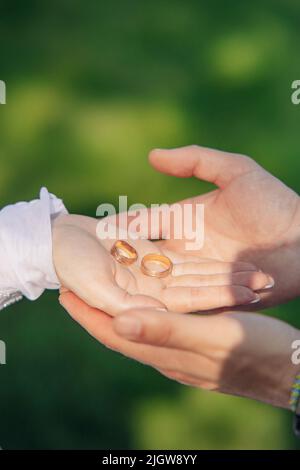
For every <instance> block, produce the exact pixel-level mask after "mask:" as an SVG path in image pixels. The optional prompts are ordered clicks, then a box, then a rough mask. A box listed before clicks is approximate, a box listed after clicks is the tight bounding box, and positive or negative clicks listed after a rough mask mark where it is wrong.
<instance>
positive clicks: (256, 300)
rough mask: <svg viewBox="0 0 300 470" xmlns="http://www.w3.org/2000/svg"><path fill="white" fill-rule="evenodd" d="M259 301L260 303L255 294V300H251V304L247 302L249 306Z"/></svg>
mask: <svg viewBox="0 0 300 470" xmlns="http://www.w3.org/2000/svg"><path fill="white" fill-rule="evenodd" d="M259 301H260V297H259V295H257V294H256V295H255V299H253V300H251V302H249V304H256V303H257V302H259Z"/></svg>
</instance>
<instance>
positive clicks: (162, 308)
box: [155, 307, 168, 312]
mask: <svg viewBox="0 0 300 470" xmlns="http://www.w3.org/2000/svg"><path fill="white" fill-rule="evenodd" d="M155 310H158V311H159V312H167V311H168V309H167V308H164V307H157V308H156V309H155Z"/></svg>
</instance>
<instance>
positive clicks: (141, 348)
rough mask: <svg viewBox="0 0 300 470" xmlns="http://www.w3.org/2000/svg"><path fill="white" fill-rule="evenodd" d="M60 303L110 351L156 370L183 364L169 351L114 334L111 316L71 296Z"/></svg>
mask: <svg viewBox="0 0 300 470" xmlns="http://www.w3.org/2000/svg"><path fill="white" fill-rule="evenodd" d="M59 302H60V304H61V305H62V306H63V307H64V309H65V310H66V311H67V312H68V313H69V315H70V316H71V317H72V318H73V319H74V320H75V321H76V322H77V323H79V324H80V325H81V326H82V327H83V328H84V329H85V330H86V331H87V332H88V333H89V334H90V335H91V336H93V337H94V338H95V339H96V340H97V341H99V342H100V343H101V344H103V345H104V346H106V347H107V348H109V349H112V350H113V351H117V352H119V353H121V354H124V355H126V356H127V357H131V358H132V359H135V360H137V361H139V362H142V363H144V364H149V365H151V366H153V367H163V368H168V369H170V368H172V369H174V370H175V369H176V368H178V364H179V363H180V361H178V359H177V357H176V355H175V356H174V355H173V356H172V355H170V353H169V350H168V349H164V348H159V347H155V346H148V345H140V344H136V343H133V342H131V341H128V340H127V339H125V338H124V337H122V336H120V335H119V334H118V333H117V332H116V331H115V329H114V326H113V319H112V318H111V317H110V316H109V315H107V314H106V313H105V312H103V311H101V310H98V309H96V308H93V307H90V306H89V305H87V304H86V303H85V302H83V301H82V300H81V299H79V297H77V296H76V295H75V294H73V293H72V292H68V293H63V294H62V295H60V297H59ZM151 312H153V309H151ZM160 313H161V312H160ZM180 353H181V351H180ZM192 362H193V361H192Z"/></svg>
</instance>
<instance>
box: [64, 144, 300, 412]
mask: <svg viewBox="0 0 300 470" xmlns="http://www.w3.org/2000/svg"><path fill="white" fill-rule="evenodd" d="M149 158H150V163H151V164H152V166H153V167H154V168H155V169H156V170H158V171H160V172H162V173H166V174H169V175H173V176H176V177H185V178H189V177H193V176H194V177H196V178H199V179H202V180H205V181H209V182H211V183H214V184H215V185H216V186H217V188H218V189H216V190H215V191H212V192H210V193H207V194H204V195H202V196H198V197H196V198H192V199H188V200H185V201H181V203H182V204H183V203H185V202H190V203H192V204H193V205H196V204H198V203H202V204H204V205H205V241H204V246H203V248H202V249H201V250H200V251H198V252H196V253H194V255H195V256H200V257H201V258H209V259H211V258H213V259H218V260H220V261H223V262H229V261H230V262H237V261H243V262H251V263H253V264H255V265H257V266H258V267H260V268H261V269H263V271H264V272H266V273H269V274H270V275H271V276H272V278H273V279H274V280H275V286H274V287H273V289H270V290H268V291H264V292H262V293H261V294H260V297H261V299H262V302H261V303H260V305H261V306H263V307H267V306H270V305H276V304H278V303H281V302H285V301H287V300H289V299H293V298H295V297H297V296H298V295H299V290H300V263H299V258H300V256H299V249H300V246H299V243H300V242H299V239H300V211H299V197H298V195H297V194H296V193H295V192H293V191H292V190H291V189H289V188H288V187H287V186H285V185H284V184H283V183H282V182H280V181H279V180H277V179H276V178H275V177H273V176H272V175H270V174H269V173H268V172H266V171H265V170H264V169H263V168H261V167H260V166H259V165H257V164H256V163H255V162H254V161H253V160H251V159H250V158H249V157H245V156H242V155H235V154H231V153H225V152H220V151H217V150H211V149H206V148H202V147H197V146H190V147H184V148H180V149H173V150H154V151H152V152H151V153H150V157H149ZM130 217H131V216H130V215H129V218H130ZM164 230H165V228H164V227H160V226H157V227H153V226H152V227H151V234H152V235H153V232H155V231H156V233H155V238H163V237H164V236H166V235H168V236H169V238H170V239H169V240H162V241H160V242H158V244H157V245H156V246H159V247H160V248H161V249H164V250H166V251H165V252H166V253H168V252H169V251H168V250H173V252H175V253H177V254H179V255H183V256H184V255H187V252H186V250H185V242H186V240H175V239H172V236H171V235H172V234H170V233H169V234H166V233H165V232H164ZM141 235H144V236H147V235H148V236H149V233H146V234H141ZM189 255H190V252H189ZM187 269H191V266H190V265H189V266H187ZM60 302H61V304H62V305H63V306H64V307H65V308H66V310H67V311H68V312H69V313H70V315H71V316H72V317H73V318H74V319H75V320H76V321H78V322H79V323H80V324H81V325H82V326H83V327H84V328H85V329H86V330H87V331H88V332H89V333H90V334H91V335H93V336H94V337H95V338H96V339H98V341H100V342H102V343H104V344H106V345H107V346H108V347H111V348H112V349H114V350H117V351H119V352H121V353H123V354H125V355H127V356H129V357H132V358H134V359H136V360H139V361H141V362H144V363H147V364H149V365H151V366H153V367H155V368H157V369H158V370H160V371H161V372H162V373H163V374H165V375H167V376H168V377H170V378H173V379H175V380H178V381H180V382H184V383H186V384H189V385H194V386H197V387H201V388H206V389H210V390H218V391H221V392H225V393H231V394H236V395H241V396H247V397H251V398H255V399H257V400H261V401H264V402H267V403H271V404H273V405H275V406H282V407H288V397H289V393H290V388H291V385H292V382H293V380H294V377H295V375H296V373H297V372H298V369H299V366H295V365H293V363H292V360H291V355H292V351H293V350H292V343H293V341H294V340H296V339H299V331H298V330H296V329H295V328H293V327H291V326H290V325H287V324H286V323H283V322H280V321H278V320H275V319H272V318H268V317H265V316H262V315H257V314H254V313H241V312H237V313H233V312H229V313H225V314H224V313H223V314H222V315H211V316H203V317H199V316H194V315H189V316H185V317H183V316H181V315H178V314H176V313H174V314H171V313H170V312H164V313H163V312H157V311H155V310H153V309H147V310H145V309H131V310H130V311H129V312H125V313H124V312H123V314H122V315H120V316H118V318H116V319H115V320H112V319H111V318H109V317H108V316H107V315H106V314H105V313H104V312H99V311H98V310H95V309H91V308H90V307H88V306H87V305H86V304H84V303H83V302H82V301H81V300H79V299H78V298H77V297H76V296H74V294H72V293H70V292H67V293H63V294H62V295H61V296H60ZM136 342H139V343H140V344H136Z"/></svg>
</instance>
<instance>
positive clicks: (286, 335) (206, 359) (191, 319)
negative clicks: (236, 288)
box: [60, 293, 300, 408]
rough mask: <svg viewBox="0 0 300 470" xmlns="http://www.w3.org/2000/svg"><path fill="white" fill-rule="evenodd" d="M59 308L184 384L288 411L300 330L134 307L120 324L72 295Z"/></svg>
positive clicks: (267, 321) (248, 318)
mask: <svg viewBox="0 0 300 470" xmlns="http://www.w3.org/2000/svg"><path fill="white" fill-rule="evenodd" d="M60 303H61V304H62V305H63V306H64V308H65V309H66V310H67V311H68V312H69V313H70V315H71V316H72V317H73V318H74V319H75V320H76V321H77V322H78V323H79V324H80V325H81V326H82V327H83V328H85V329H86V330H87V331H88V332H89V333H90V334H91V335H92V336H93V337H95V338H96V339H97V340H98V341H100V342H101V343H103V344H104V345H106V346H107V347H109V348H111V349H113V350H115V351H118V352H120V353H122V354H124V355H126V356H128V357H131V358H133V359H135V360H137V361H139V362H142V363H145V364H148V365H150V366H152V367H154V368H155V369H158V370H159V371H160V372H161V373H162V374H164V375H166V376H167V377H169V378H171V379H174V380H177V381H179V382H182V383H184V384H187V385H192V386H195V387H200V388H203V389H208V390H215V391H220V392H224V393H229V394H234V395H241V396H244V397H249V398H254V399H257V400H260V401H263V402H266V403H271V404H273V405H275V406H280V407H284V408H287V407H288V401H289V396H290V390H291V386H292V383H293V381H294V378H295V376H296V374H297V372H298V370H299V366H296V365H293V363H292V360H291V358H292V353H293V349H292V343H293V342H294V341H295V340H297V339H298V340H299V337H300V332H299V331H297V330H296V329H295V328H293V327H291V326H290V325H288V324H286V323H283V322H281V321H279V320H276V319H272V318H268V317H265V316H262V315H258V314H254V313H226V314H223V315H210V316H195V315H185V316H184V315H180V314H176V313H169V312H158V311H157V310H153V309H144V310H142V309H135V310H130V311H127V312H123V313H122V314H121V315H119V316H117V317H116V318H115V319H112V318H110V317H109V316H108V315H106V314H105V313H104V312H101V311H99V310H96V309H93V308H91V307H88V306H87V305H86V304H84V303H83V302H82V301H81V300H79V299H78V298H77V297H76V296H75V295H74V294H72V293H63V294H61V296H60Z"/></svg>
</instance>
